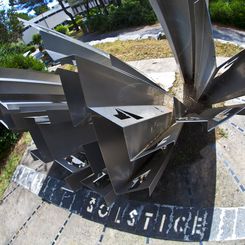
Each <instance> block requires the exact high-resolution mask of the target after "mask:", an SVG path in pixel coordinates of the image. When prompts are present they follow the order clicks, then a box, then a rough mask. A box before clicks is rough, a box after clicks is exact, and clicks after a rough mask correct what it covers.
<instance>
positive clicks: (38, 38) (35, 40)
mask: <svg viewBox="0 0 245 245" xmlns="http://www.w3.org/2000/svg"><path fill="white" fill-rule="evenodd" d="M41 41H42V38H41V35H40V34H39V33H37V34H34V35H33V36H32V42H33V44H36V45H40V44H41Z"/></svg>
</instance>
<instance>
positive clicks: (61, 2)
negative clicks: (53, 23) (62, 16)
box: [58, 0, 79, 31]
mask: <svg viewBox="0 0 245 245" xmlns="http://www.w3.org/2000/svg"><path fill="white" fill-rule="evenodd" d="M58 3H59V5H60V6H61V8H62V10H63V11H64V12H65V13H66V14H67V15H68V16H69V17H70V19H71V21H72V23H73V25H74V27H75V28H76V30H77V31H79V26H78V24H77V22H76V20H75V19H74V17H73V15H72V14H71V13H70V12H69V11H67V9H66V7H65V5H64V3H63V1H62V0H58Z"/></svg>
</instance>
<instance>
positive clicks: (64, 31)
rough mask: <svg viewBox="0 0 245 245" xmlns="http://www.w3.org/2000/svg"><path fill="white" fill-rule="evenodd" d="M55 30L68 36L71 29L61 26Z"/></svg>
mask: <svg viewBox="0 0 245 245" xmlns="http://www.w3.org/2000/svg"><path fill="white" fill-rule="evenodd" d="M55 30H56V31H58V32H60V33H63V34H66V35H68V34H69V28H68V27H67V26H63V25H59V26H56V27H55Z"/></svg>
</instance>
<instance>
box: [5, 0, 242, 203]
mask: <svg viewBox="0 0 245 245" xmlns="http://www.w3.org/2000/svg"><path fill="white" fill-rule="evenodd" d="M150 2H151V4H152V6H153V8H154V10H155V12H156V14H157V16H158V18H159V21H160V23H161V24H162V26H163V28H164V31H165V32H166V35H167V38H168V40H169V42H170V45H171V48H172V50H173V53H174V55H175V58H176V61H177V63H178V64H179V67H180V71H181V74H182V76H183V79H184V81H185V82H186V83H187V84H189V85H190V88H191V90H192V91H191V94H192V95H193V97H192V98H191V99H192V101H193V102H192V103H187V104H185V105H184V104H183V103H182V102H180V101H178V100H177V99H176V98H174V97H172V96H171V95H169V94H168V93H167V92H166V91H164V90H163V89H162V88H160V87H159V86H158V85H156V84H155V83H154V82H152V81H151V80H150V79H149V78H147V77H145V76H144V75H143V74H141V73H139V72H138V71H136V70H135V69H133V68H132V67H131V66H129V65H127V64H126V63H124V62H122V61H120V60H118V59H117V58H115V57H114V56H112V55H109V54H106V53H104V52H102V51H100V50H98V49H96V48H93V47H91V46H89V45H87V44H84V43H82V42H80V41H77V40H74V39H72V38H70V37H67V36H66V35H63V34H61V33H58V32H56V31H53V30H50V29H47V28H45V27H42V26H39V25H36V24H31V25H32V26H33V27H35V28H37V29H38V30H39V31H40V34H41V36H42V40H43V45H44V47H45V49H46V51H47V52H48V53H49V55H50V56H51V57H52V59H53V60H54V61H56V62H59V63H61V64H73V65H75V66H76V68H77V71H68V70H65V69H61V68H59V69H57V71H56V74H53V73H41V72H33V71H26V70H18V69H3V68H1V69H0V120H1V122H2V123H3V124H4V125H5V126H6V127H8V128H9V129H11V130H14V131H30V133H31V136H32V138H33V140H34V142H35V145H36V147H37V150H34V151H32V155H33V157H34V158H35V159H40V160H42V161H43V162H46V163H47V162H50V161H55V162H56V163H58V164H60V165H61V166H63V167H64V168H66V169H67V170H68V171H69V172H70V174H69V176H68V177H66V179H65V181H66V183H67V188H69V189H71V191H76V190H78V189H79V188H81V186H82V185H85V186H87V187H88V188H91V189H93V190H95V191H96V192H98V193H100V194H101V195H102V196H103V197H104V199H105V201H106V202H107V203H111V202H113V201H114V200H115V198H116V196H117V195H122V194H126V193H130V192H136V191H141V190H148V193H149V195H151V193H152V192H153V191H154V188H155V187H156V185H157V183H158V181H159V179H160V177H161V176H162V173H163V171H164V169H165V168H166V166H167V164H168V162H169V159H170V156H171V154H172V153H173V152H174V145H175V143H176V142H177V139H178V136H179V134H180V132H181V129H182V126H183V124H184V123H189V122H206V123H207V124H208V130H209V131H211V130H213V129H214V128H215V127H216V126H217V125H219V124H220V123H222V122H224V121H226V120H227V119H229V118H230V117H231V116H233V115H236V114H240V115H244V108H245V105H235V106H229V107H219V108H211V105H212V104H214V103H217V102H223V101H225V100H228V99H232V98H235V97H238V96H242V95H245V83H244V81H245V51H242V52H241V53H239V54H237V55H236V56H234V57H233V58H231V59H230V60H229V61H227V62H226V63H224V64H223V65H221V66H220V67H218V68H217V67H216V59H215V50H214V42H213V38H212V30H211V24H210V19H209V14H208V9H207V6H206V1H205V0H199V1H196V0H195V1H194V0H183V1H177V0H165V1H161V0H150ZM26 24H28V25H29V24H30V23H29V22H26ZM224 67H225V68H226V70H225V71H224V72H223V73H222V74H220V70H221V69H222V68H224Z"/></svg>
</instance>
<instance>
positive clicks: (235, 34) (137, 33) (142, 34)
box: [80, 24, 245, 48]
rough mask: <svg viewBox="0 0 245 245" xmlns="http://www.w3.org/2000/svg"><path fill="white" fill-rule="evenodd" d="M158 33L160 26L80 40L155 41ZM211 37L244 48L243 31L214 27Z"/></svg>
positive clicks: (87, 36)
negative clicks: (152, 39) (148, 39)
mask: <svg viewBox="0 0 245 245" xmlns="http://www.w3.org/2000/svg"><path fill="white" fill-rule="evenodd" d="M159 33H164V30H163V29H162V27H161V26H160V24H155V25H152V26H144V27H137V28H127V29H124V30H119V31H114V32H110V33H104V34H95V33H92V34H88V35H85V36H82V37H81V38H80V40H81V41H84V42H89V44H91V45H95V44H97V43H105V42H114V41H115V40H122V41H124V40H137V39H146V38H155V39H156V38H157V36H158V35H159ZM213 36H214V38H215V39H217V40H219V41H223V42H230V43H233V44H236V45H239V46H241V47H243V48H245V31H241V30H236V29H232V28H227V27H220V26H216V25H214V26H213Z"/></svg>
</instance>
